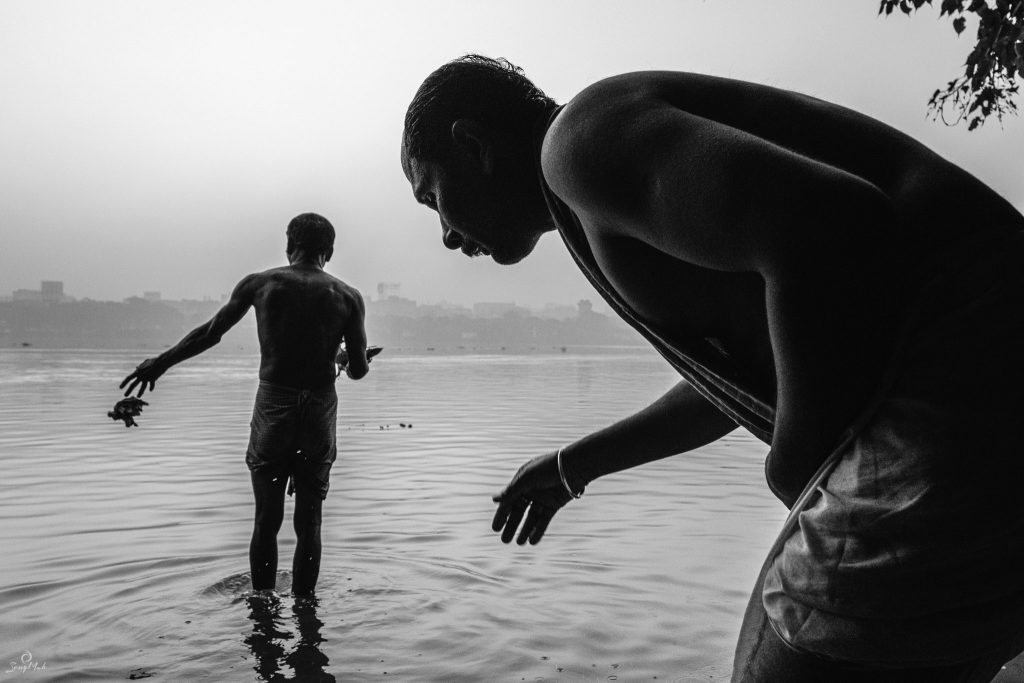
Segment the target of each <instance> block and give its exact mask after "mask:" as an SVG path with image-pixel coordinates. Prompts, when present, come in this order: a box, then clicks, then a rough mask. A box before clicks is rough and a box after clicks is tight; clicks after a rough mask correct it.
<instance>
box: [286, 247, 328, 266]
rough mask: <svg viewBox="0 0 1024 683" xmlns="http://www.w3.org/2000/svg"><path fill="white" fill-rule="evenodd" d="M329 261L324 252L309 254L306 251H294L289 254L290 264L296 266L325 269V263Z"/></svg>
mask: <svg viewBox="0 0 1024 683" xmlns="http://www.w3.org/2000/svg"><path fill="white" fill-rule="evenodd" d="M326 263H327V259H325V258H324V257H323V254H316V255H314V254H309V253H306V252H304V251H299V252H294V253H292V254H289V255H288V265H290V266H293V267H295V268H316V269H317V270H323V269H324V264H326Z"/></svg>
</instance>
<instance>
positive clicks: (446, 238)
mask: <svg viewBox="0 0 1024 683" xmlns="http://www.w3.org/2000/svg"><path fill="white" fill-rule="evenodd" d="M441 243H442V244H444V246H446V247H448V248H449V249H461V248H462V235H460V234H459V233H457V232H455V231H454V230H452V229H451V228H449V227H446V226H441Z"/></svg>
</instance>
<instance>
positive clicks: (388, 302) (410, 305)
mask: <svg viewBox="0 0 1024 683" xmlns="http://www.w3.org/2000/svg"><path fill="white" fill-rule="evenodd" d="M367 311H370V312H372V313H373V314H374V315H399V316H404V317H407V318H414V317H417V316H418V315H419V314H420V313H419V307H418V306H417V305H416V302H415V301H413V300H412V299H403V298H402V297H400V296H388V297H386V298H385V297H382V298H380V299H378V300H377V301H374V302H373V303H372V304H370V305H368V306H367Z"/></svg>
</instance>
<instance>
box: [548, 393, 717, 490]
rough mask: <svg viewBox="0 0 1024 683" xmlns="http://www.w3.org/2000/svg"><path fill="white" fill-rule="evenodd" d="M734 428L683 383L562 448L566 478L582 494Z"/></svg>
mask: <svg viewBox="0 0 1024 683" xmlns="http://www.w3.org/2000/svg"><path fill="white" fill-rule="evenodd" d="M735 428H736V423H735V422H733V421H732V420H731V419H729V418H728V417H727V416H726V415H725V414H724V413H722V412H721V411H720V410H718V409H717V408H716V407H714V406H713V405H712V404H710V403H709V402H708V401H707V400H706V399H705V398H704V397H703V396H701V395H700V394H698V393H697V391H696V390H695V389H693V387H691V386H690V385H689V383H688V382H685V381H682V382H679V384H677V385H676V386H674V387H672V389H670V390H669V391H668V392H667V393H666V394H665V395H664V396H662V397H661V398H659V399H658V400H657V401H655V402H654V403H652V404H651V405H649V406H648V407H646V408H644V409H643V410H641V411H639V412H637V413H635V414H633V415H631V416H630V417H627V418H625V419H623V420H620V421H619V422H616V423H615V424H613V425H610V426H608V427H605V428H604V429H601V430H599V431H596V432H594V433H593V434H590V435H588V436H585V437H583V438H582V439H580V440H579V441H576V442H575V443H572V444H570V445H569V446H566V447H565V448H563V449H562V459H563V463H564V465H565V469H566V477H567V478H568V479H569V480H570V485H573V490H578V489H580V488H582V487H583V486H584V485H586V484H587V483H589V482H591V481H593V480H594V479H597V478H598V477H602V476H604V475H606V474H611V473H613V472H619V471H621V470H625V469H629V468H631V467H636V466H637V465H642V464H644V463H648V462H651V461H653V460H660V459H661V458H666V457H668V456H670V455H676V454H677V453H684V452H686V451H689V450H692V449H694V448H699V447H700V446H705V445H707V444H709V443H711V442H713V441H716V440H717V439H720V438H721V437H723V436H725V435H726V434H728V433H729V432H731V431H732V430H733V429H735ZM576 484H578V486H576Z"/></svg>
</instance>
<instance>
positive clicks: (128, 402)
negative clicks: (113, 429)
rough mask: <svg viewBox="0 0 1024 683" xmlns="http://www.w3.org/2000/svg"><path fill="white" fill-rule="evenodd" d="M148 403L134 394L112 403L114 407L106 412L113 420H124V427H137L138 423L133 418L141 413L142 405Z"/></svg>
mask: <svg viewBox="0 0 1024 683" xmlns="http://www.w3.org/2000/svg"><path fill="white" fill-rule="evenodd" d="M148 405H149V404H148V403H146V402H145V401H143V400H142V399H141V398H136V397H135V396H129V397H128V398H122V399H121V400H120V401H118V402H117V403H115V404H114V409H113V410H111V411H110V412H108V413H107V417H109V418H110V419H111V420H114V421H115V422H116V421H118V420H124V426H125V427H138V426H139V424H138V423H137V422H136V421H135V418H136V417H138V416H139V415H141V414H142V407H143V406H148Z"/></svg>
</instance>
